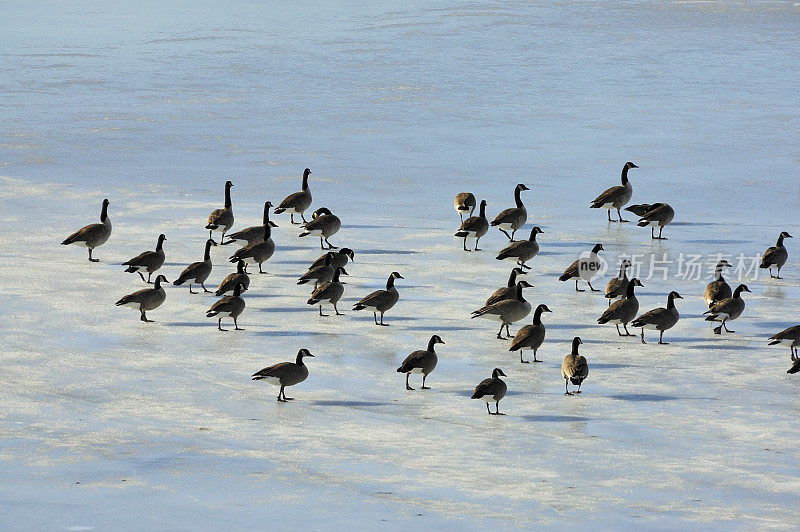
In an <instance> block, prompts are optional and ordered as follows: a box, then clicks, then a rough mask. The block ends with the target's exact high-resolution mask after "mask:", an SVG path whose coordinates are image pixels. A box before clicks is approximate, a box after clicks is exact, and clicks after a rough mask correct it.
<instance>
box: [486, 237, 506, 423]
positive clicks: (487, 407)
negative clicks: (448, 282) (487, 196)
mask: <svg viewBox="0 0 800 532" xmlns="http://www.w3.org/2000/svg"><path fill="white" fill-rule="evenodd" d="M498 229H500V228H499V227H498ZM500 232H501V233H503V234H504V235H506V236H507V237H508V239H509V240H511V235H509V234H508V233H506V230H505V229H500ZM487 408H488V407H487Z"/></svg>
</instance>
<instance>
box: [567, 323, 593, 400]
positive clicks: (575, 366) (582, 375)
mask: <svg viewBox="0 0 800 532" xmlns="http://www.w3.org/2000/svg"><path fill="white" fill-rule="evenodd" d="M582 343H583V342H582V341H581V339H580V338H579V337H577V336H576V337H575V338H573V339H572V353H570V354H569V355H567V356H565V357H564V361H563V362H562V363H561V377H563V379H564V390H566V391H565V392H564V395H573V392H570V391H569V383H570V381H572V384H574V385H577V386H578V389H577V390H575V392H574V393H581V384H583V381H584V380H586V376H587V375H589V365H588V364H587V363H586V358H585V357H584V356H583V355H579V354H578V346H579V345H581V344H582Z"/></svg>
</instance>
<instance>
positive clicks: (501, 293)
mask: <svg viewBox="0 0 800 532" xmlns="http://www.w3.org/2000/svg"><path fill="white" fill-rule="evenodd" d="M518 275H525V270H523V269H522V268H514V269H513V270H511V275H509V276H508V284H507V285H506V286H504V287H503V288H498V289H497V290H495V292H494V294H492V295H491V296H489V299H487V300H486V303H484V306H485V305H491V304H492V303H497V302H498V301H502V300H504V299H513V298H515V297H516V295H517V276H518Z"/></svg>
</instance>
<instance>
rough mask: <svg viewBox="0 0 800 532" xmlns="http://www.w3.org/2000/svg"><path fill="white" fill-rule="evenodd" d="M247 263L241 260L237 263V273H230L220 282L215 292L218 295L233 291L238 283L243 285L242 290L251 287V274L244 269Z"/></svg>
mask: <svg viewBox="0 0 800 532" xmlns="http://www.w3.org/2000/svg"><path fill="white" fill-rule="evenodd" d="M245 266H246V265H245V263H244V261H243V260H240V261H239V262H237V263H236V273H230V274H228V275H227V276H225V278H224V279H223V280H222V282H221V283H219V287H218V288H217V291H216V292H214V294H215V295H217V296H222V295H225V293H226V292H233V290H234V288H236V285H237V284H240V285H242V288H241V290H242V292H244V291H246V290H247V289H248V288H249V287H250V276H249V275H247V273H246V272H245V271H244V269H245Z"/></svg>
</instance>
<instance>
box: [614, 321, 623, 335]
mask: <svg viewBox="0 0 800 532" xmlns="http://www.w3.org/2000/svg"><path fill="white" fill-rule="evenodd" d="M614 325H615V326H616V327H617V336H622V333H621V332H619V324H616V323H615V324H614Z"/></svg>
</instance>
